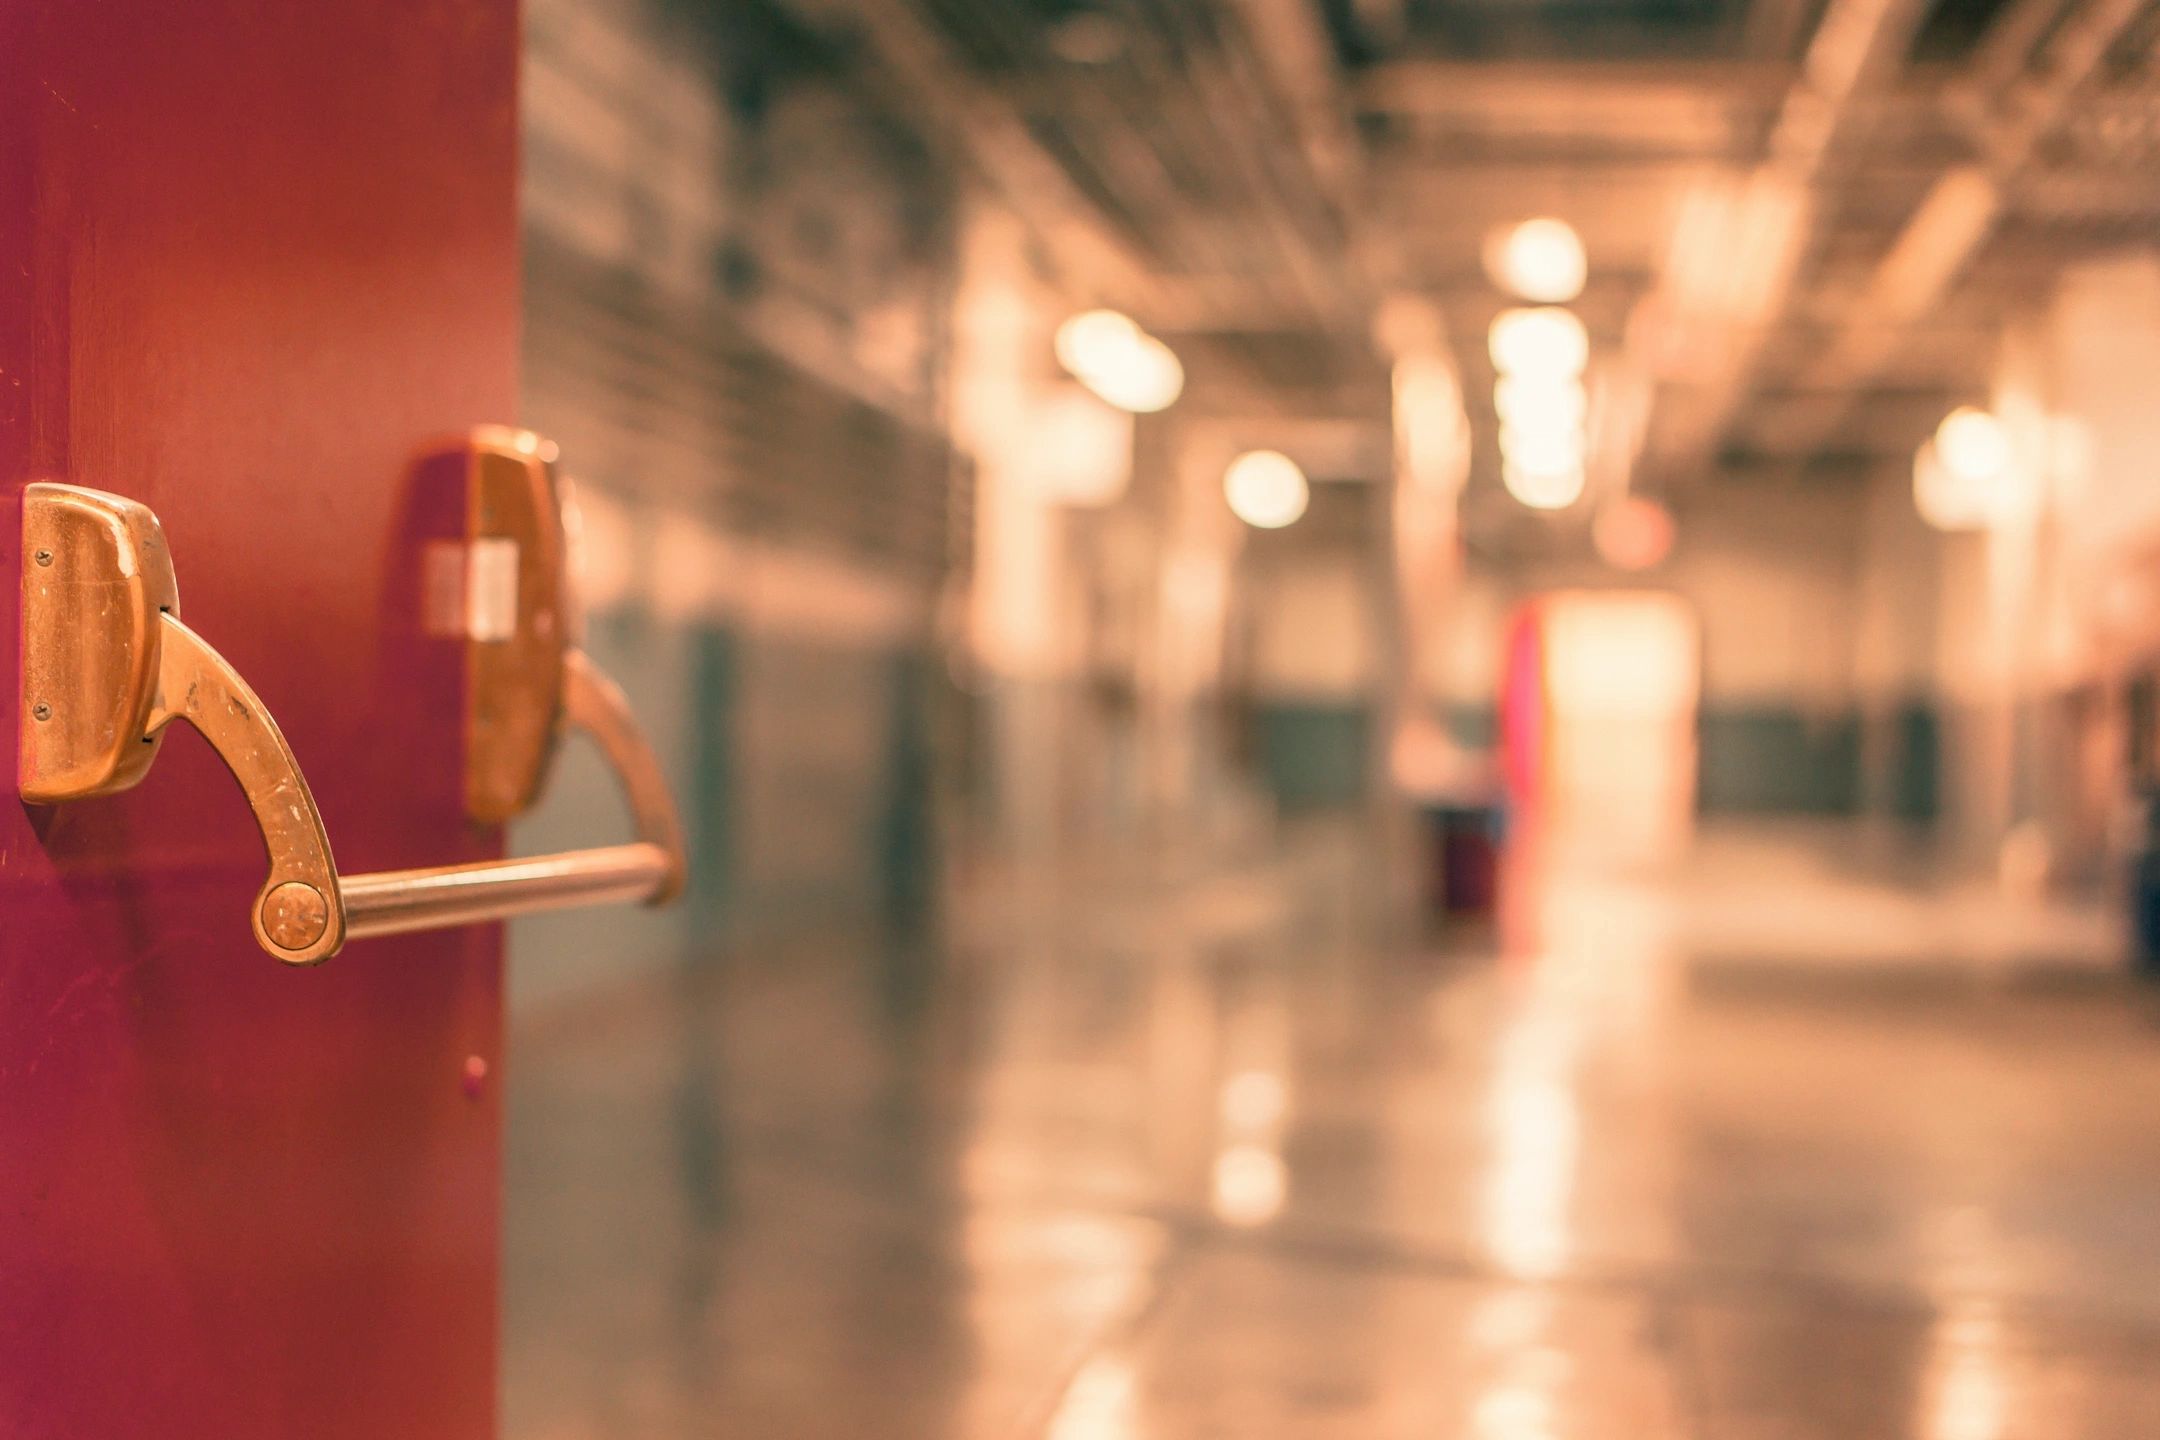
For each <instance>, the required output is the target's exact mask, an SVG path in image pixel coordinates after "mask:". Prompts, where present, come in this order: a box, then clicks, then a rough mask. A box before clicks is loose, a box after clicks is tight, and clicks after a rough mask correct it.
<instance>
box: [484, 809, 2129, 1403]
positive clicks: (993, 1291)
mask: <svg viewBox="0 0 2160 1440" xmlns="http://www.w3.org/2000/svg"><path fill="white" fill-rule="evenodd" d="M1345 843H1346V842H1345V840H1344V838H1343V837H1341V836H1329V835H1324V834H1323V835H1317V836H1315V837H1310V838H1308V839H1305V840H1301V841H1300V842H1299V844H1297V845H1295V846H1293V847H1291V848H1289V849H1287V850H1286V851H1285V852H1284V853H1283V854H1280V855H1277V856H1272V857H1269V858H1267V859H1266V860H1265V861H1264V862H1263V863H1257V864H1254V865H1251V866H1245V867H1226V868H1223V869H1220V870H1212V871H1210V870H1202V871H1199V872H1196V873H1192V874H1180V875H1179V877H1178V878H1175V879H1168V878H1165V877H1164V876H1163V875H1161V874H1133V875H1125V876H1119V875H1116V874H1112V875H1110V876H1108V877H1106V878H1100V879H1091V880H1089V881H1088V882H1086V883H1084V884H1083V883H1078V882H1075V883H1072V884H1069V885H1066V886H1064V887H1062V889H1061V890H1060V889H1046V888H1037V889H1035V890H1033V891H1031V892H1030V893H1029V894H1027V895H1026V896H1024V897H1021V898H1018V899H1014V898H1012V897H1002V898H1001V897H999V896H996V895H989V896H986V897H982V899H981V903H980V905H979V906H978V908H977V909H976V910H974V911H971V912H970V916H971V919H970V923H969V924H968V925H967V926H966V927H965V928H964V929H963V931H962V933H961V934H960V935H959V936H958V938H957V939H956V941H955V943H954V944H953V945H952V946H950V947H948V948H946V949H944V950H932V949H930V948H929V947H927V946H924V945H921V944H911V945H905V946H897V945H896V946H866V945H859V944H837V943H833V942H831V941H827V942H825V943H822V944H819V945H814V946H813V945H805V946H803V947H800V948H798V949H796V950H793V951H789V952H784V953H783V952H766V953H760V954H758V955H755V956H736V957H727V958H724V959H723V958H720V957H701V959H700V962H699V963H698V964H697V965H696V966H694V967H691V968H689V969H686V970H685V971H684V972H683V973H682V974H681V975H679V976H677V977H675V978H674V979H673V980H672V981H671V982H670V983H668V984H667V985H665V986H663V987H659V988H655V989H651V990H647V991H641V992H636V993H626V994H621V995H617V996H612V997H610V998H609V999H608V1001H607V1002H606V1003H605V1004H601V1005H586V1006H581V1007H579V1008H578V1009H577V1010H575V1011H574V1012H565V1011H562V1010H560V1009H558V1010H557V1011H555V1012H552V1013H547V1014H542V1015H539V1016H536V1017H533V1018H531V1019H530V1020H528V1021H527V1022H525V1023H524V1024H523V1025H522V1027H521V1029H520V1032H519V1033H518V1034H517V1035H516V1036H515V1043H514V1046H513V1079H512V1096H513V1113H512V1121H511V1132H510V1142H509V1144H510V1148H509V1157H508V1158H509V1173H510V1207H509V1238H508V1257H507V1260H508V1263H507V1271H508V1278H507V1296H506V1306H507V1331H508V1352H507V1363H506V1394H505V1431H506V1433H507V1434H508V1435H510V1436H512V1437H514V1440H557V1437H572V1436H576V1437H593V1436H618V1435H619V1436H667V1437H684V1436H703V1435H714V1436H718V1435H726V1436H746V1435H755V1436H788V1437H819V1436H833V1437H842V1436H845V1437H861V1436H871V1435H874V1436H879V1437H913V1436H921V1437H976V1436H982V1437H1053V1440H1124V1437H1135V1440H1138V1437H1162V1440H1171V1437H1206V1436H1225V1437H1238V1440H1248V1437H1269V1436H1292V1437H1304V1436H1356V1437H1393V1436H1402V1437H1412V1436H1415V1437H1455V1436H1462V1437H1478V1440H1545V1437H1599V1436H1615V1437H1631V1440H1635V1437H1642V1440H1649V1437H1661V1436H1704V1437H1719V1440H1725V1437H1737V1440H1770V1437H1779V1440H1800V1437H1818V1436H1819V1437H1825V1440H1829V1437H1837V1440H1844V1437H1861V1436H1913V1437H1923V1440H2010V1437H2016V1436H2047V1437H2056V1436H2096V1437H2113V1436H2124V1437H2132V1436H2135V1437H2149V1436H2152V1435H2155V1434H2160V1367H2156V1366H2154V1365H2153V1364H2151V1363H2150V1357H2151V1355H2152V1354H2153V1353H2155V1346H2156V1344H2160V1205H2156V1204H2154V1203H2153V1202H2152V1199H2151V1196H2152V1193H2153V1191H2154V1189H2155V1183H2156V1181H2160V1126H2155V1125H2154V1124H2153V1123H2152V1117H2153V1116H2154V1115H2156V1114H2160V1045H2156V1044H2155V1043H2154V1041H2155V1038H2156V1037H2155V1034H2154V1031H2153V1028H2152V1026H2151V1025H2150V1024H2149V1023H2148V1021H2147V1020H2146V1018H2145V1017H2144V1012H2143V1010H2142V1009H2141V1007H2140V1005H2139V1003H2138V1001H2137V997H2136V996H2134V995H2132V994H2131V993H2129V992H2128V991H2127V990H2126V989H2124V988H2122V987H2119V986H2117V985H2114V984H2110V983H2105V982H2102V981H2098V980H2089V979H2088V980H2081V981H2079V982H2078V983H2075V984H2071V983H2048V984H2023V983H2007V982H2006V981H2005V979H2004V975H2003V972H2002V971H2001V970H2000V969H1998V968H1990V969H1989V970H1988V971H1987V973H1986V975H1985V976H1984V977H1982V978H1980V979H1978V980H1975V979H1974V977H1973V976H1972V975H1970V974H1968V973H1966V972H1964V971H1960V970H1959V969H1958V968H1957V963H1956V957H1941V956H1930V957H1925V958H1927V959H1928V960H1929V962H1930V964H1932V965H1934V966H1935V967H1936V968H1935V969H1932V970H1916V969H1915V968H1913V967H1912V966H1909V965H1898V966H1890V967H1887V968H1886V967H1885V966H1884V965H1883V964H1881V963H1878V961H1877V957H1875V956H1873V955H1872V953H1871V954H1870V955H1869V956H1868V958H1867V960H1866V963H1844V961H1843V960H1841V959H1840V956H1841V955H1845V952H1844V951H1841V950H1839V949H1838V946H1839V945H1840V944H1842V943H1843V942H1842V941H1840V940H1838V939H1837V937H1836V936H1834V935H1829V936H1828V938H1826V939H1824V940H1823V941H1822V946H1823V947H1824V953H1823V954H1822V955H1821V956H1820V957H1818V958H1820V959H1821V960H1822V962H1823V963H1820V964H1801V963H1799V962H1798V961H1797V960H1795V959H1793V958H1792V957H1789V956H1788V957H1784V958H1781V959H1780V961H1779V962H1778V963H1777V964H1774V965H1772V964H1748V963H1736V961H1735V956H1734V954H1733V952H1732V948H1731V947H1732V943H1733V942H1732V939H1731V937H1732V935H1733V934H1734V933H1735V932H1734V919H1733V917H1732V916H1731V915H1730V914H1729V913H1726V912H1718V913H1716V914H1714V915H1711V916H1710V918H1709V919H1705V918H1704V916H1705V914H1707V913H1708V912H1706V911H1701V910H1699V908H1690V907H1691V903H1692V902H1691V901H1690V900H1689V898H1688V896H1687V893H1686V889H1685V886H1684V885H1682V886H1677V887H1676V886H1675V885H1672V884H1657V885H1654V884H1650V883H1648V882H1631V881H1626V880H1616V879H1614V878H1612V877H1609V876H1607V877H1594V876H1587V875H1573V876H1565V877H1554V878H1553V879H1552V880H1551V882H1550V883H1549V884H1548V885H1547V886H1546V887H1545V888H1544V889H1543V890H1542V891H1541V892H1540V893H1539V894H1538V895H1537V896H1535V897H1533V899H1532V900H1531V901H1530V902H1528V903H1530V904H1532V907H1533V909H1534V911H1535V919H1536V923H1535V925H1534V926H1531V927H1529V928H1528V929H1525V930H1521V931H1518V932H1517V933H1519V934H1525V935H1530V936H1534V942H1533V943H1530V944H1528V945H1525V946H1524V947H1522V948H1521V949H1520V950H1519V951H1518V952H1512V953H1510V954H1509V955H1507V956H1506V957H1504V958H1494V957H1476V956H1473V957H1470V958H1465V957H1463V956H1462V955H1459V954H1439V953H1434V952H1433V950H1432V947H1429V946H1390V945H1382V944H1376V943H1374V942H1372V941H1370V940H1369V939H1361V938H1359V937H1358V935H1357V934H1355V933H1354V931H1353V929H1352V927H1351V926H1350V925H1349V924H1348V923H1347V922H1348V921H1349V920H1350V919H1351V918H1354V917H1355V916H1356V915H1357V913H1358V907H1357V906H1356V905H1355V904H1349V903H1345V901H1344V896H1345V895H1346V894H1348V893H1350V892H1349V890H1348V888H1346V887H1349V886H1351V885H1352V884H1353V883H1354V880H1355V876H1356V874H1357V872H1358V868H1359V865H1360V863H1361V862H1360V859H1359V857H1358V856H1357V855H1356V853H1355V852H1354V849H1346V848H1345ZM1750 843H1756V842H1754V841H1751V842H1750ZM1775 849H1776V847H1775V846H1774V845H1773V846H1771V850H1772V851H1775ZM1789 862H1790V857H1789V856H1786V857H1784V859H1781V860H1780V862H1779V863H1780V864H1781V865H1784V866H1785V867H1786V868H1784V869H1780V870H1778V871H1777V872H1776V873H1777V876H1778V877H1779V878H1778V881H1777V883H1778V884H1779V886H1781V887H1782V888H1781V891H1780V893H1781V895H1782V896H1783V899H1782V903H1783V904H1784V905H1785V906H1786V907H1788V909H1790V910H1793V911H1796V912H1805V911H1807V910H1808V909H1809V901H1808V897H1807V896H1805V895H1800V894H1794V893H1791V892H1792V886H1793V885H1795V884H1805V883H1816V884H1819V885H1820V886H1822V887H1824V890H1823V892H1822V893H1821V894H1820V895H1818V896H1817V902H1818V906H1817V908H1820V907H1821V906H1824V905H1828V906H1830V907H1831V908H1835V896H1834V887H1835V886H1836V885H1837V884H1840V883H1843V882H1841V881H1839V880H1837V878H1836V876H1835V874H1834V872H1831V871H1824V872H1823V876H1822V878H1821V879H1819V880H1817V881H1807V880H1805V879H1804V878H1803V879H1800V880H1795V879H1794V878H1793V875H1794V874H1799V875H1802V876H1804V875H1806V874H1812V873H1814V872H1813V871H1808V870H1805V869H1804V868H1803V869H1800V870H1794V869H1793V867H1792V866H1791V865H1790V863H1789ZM1788 871H1791V872H1792V873H1788ZM1721 873H1723V872H1721ZM1726 888H1727V887H1725V886H1724V885H1723V884H1722V883H1721V885H1720V887H1719V893H1721V894H1722V893H1726ZM1810 923H1815V924H1826V923H1827V922H1826V921H1824V920H1822V919H1821V917H1819V916H1818V917H1815V918H1814V919H1811V921H1810ZM1706 926H1707V927H1710V928H1709V929H1706V928H1705V927H1706ZM1712 931H1714V932H1715V934H1716V935H1717V937H1718V940H1717V943H1716V944H1712V945H1704V944H1700V943H1697V939H1699V937H1700V936H1702V935H1704V934H1707V933H1711V932H1712ZM1826 933H1827V932H1826ZM1691 937H1697V938H1696V939H1691ZM1738 958H1739V960H1740V961H1745V960H1746V959H1747V956H1746V955H1741V956H1739V957H1738ZM1893 958H1895V957H1893ZM1846 959H1850V957H1849V956H1846ZM1991 963H1992V962H1991Z"/></svg>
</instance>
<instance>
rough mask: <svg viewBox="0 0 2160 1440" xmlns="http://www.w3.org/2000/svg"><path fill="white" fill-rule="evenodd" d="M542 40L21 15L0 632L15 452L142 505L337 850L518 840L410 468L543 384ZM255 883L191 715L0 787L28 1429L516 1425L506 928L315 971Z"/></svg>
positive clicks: (21, 470) (5, 228)
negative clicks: (470, 780)
mask: <svg viewBox="0 0 2160 1440" xmlns="http://www.w3.org/2000/svg"><path fill="white" fill-rule="evenodd" d="M516 62H517V18H516V14H515V6H514V0H399V3H396V4H385V5H377V4H308V3H292V0H282V3H280V0H190V3H187V4H160V3H151V0H133V3H117V0H115V3H99V0H12V3H6V4H0V629H4V631H5V633H6V635H7V636H8V637H10V638H9V640H8V641H7V642H6V645H5V647H4V648H6V649H7V651H8V652H9V653H11V654H12V653H13V652H14V648H15V647H14V644H13V639H12V637H13V636H14V635H15V632H16V626H17V624H18V621H17V619H16V618H15V607H16V604H17V597H18V595H19V594H20V568H21V564H22V556H21V555H20V554H19V553H18V552H19V550H20V548H21V546H20V544H19V535H20V525H19V522H18V519H17V515H16V511H17V508H18V505H19V500H20V496H21V492H22V489H23V487H24V486H25V484H27V483H29V482H31V481H35V480H58V481H66V482H71V483H74V484H78V485H87V486H92V487H95V488H99V489H104V490H111V491H117V492H119V493H121V494H124V495H127V496H130V497H133V498H135V499H138V500H141V501H144V502H145V503H147V504H148V505H150V506H151V507H152V508H153V509H154V510H155V511H156V512H157V514H158V516H159V517H160V518H161V519H162V521H163V522H164V527H165V533H166V536H167V538H168V540H169V541H170V548H171V552H172V554H173V556H174V558H175V563H176V568H177V572H178V579H179V586H180V594H181V597H182V602H183V605H184V607H185V614H186V618H187V622H188V623H189V624H190V625H191V626H192V627H193V628H194V629H195V630H197V631H198V632H200V633H201V634H203V635H204V636H205V637H206V638H208V639H209V640H210V641H211V642H212V643H213V644H214V645H216V646H217V648H218V649H219V650H220V651H222V652H223V654H224V655H225V656H226V657H227V658H228V659H230V660H231V661H232V662H233V663H234V665H235V666H236V668H237V669H238V670H239V671H240V672H241V674H243V675H245V676H246V677H247V679H248V680H249V681H250V682H252V684H253V686H254V688H255V689H256V691H257V692H258V693H259V694H260V696H261V697H262V700H263V702H264V703H265V704H266V705H267V706H268V708H269V709H270V710H271V712H272V713H273V714H274V715H275V716H276V718H277V720H278V722H279V724H280V725H281V726H282V727H283V729H284V731H285V734H286V736H287V738H288V739H289V740H290V741H291V743H292V748H293V750H294V751H295V752H296V754H297V755H298V757H299V759H300V761H301V763H302V765H303V766H304V767H305V770H306V774H307V777H308V779H309V781H310V782H311V783H312V785H313V787H314V792H315V796H316V799H317V800H318V802H319V803H320V806H321V809H322V812H323V817H324V820H325V823H326V826H327V829H328V832H329V834H330V836H331V839H332V843H333V844H334V846H335V847H336V851H337V858H338V861H339V863H340V865H341V867H343V868H346V869H349V870H368V869H377V868H382V867H397V866H414V865H427V864H435V863H446V862H451V861H459V860H468V859H476V858H482V857H484V856H487V855H491V854H494V853H496V847H497V844H498V837H497V836H496V835H495V834H494V833H492V832H488V831H482V830H478V829H475V828H474V827H472V826H470V825H468V824H467V823H465V821H464V820H463V819H462V817H461V810H460V802H461V793H460V773H459V743H460V739H459V737H460V695H459V693H458V689H457V687H458V683H459V682H458V675H459V670H458V668H457V664H456V659H455V655H454V653H449V654H446V653H444V647H443V644H442V642H439V641H438V642H430V641H428V640H425V639H422V638H420V637H419V636H418V634H417V633H416V629H417V627H416V626H414V625H413V624H412V623H411V616H412V613H413V603H412V596H413V595H414V593H415V587H416V586H417V584H418V580H417V570H418V566H419V556H418V544H417V538H416V537H417V534H418V532H419V531H420V530H421V529H423V528H425V527H427V526H428V525H430V524H431V523H433V518H434V517H431V515H430V514H429V509H430V506H431V505H432V504H434V503H435V502H434V501H433V500H431V499H430V498H429V497H425V496H416V495H415V494H413V493H412V491H411V487H410V485H409V483H408V480H407V476H406V467H407V465H408V464H409V462H410V461H411V459H412V458H413V456H414V454H415V453H416V451H418V450H419V449H420V448H421V447H422V446H423V445H424V444H425V443H426V442H429V441H431V440H435V439H437V438H439V437H441V436H444V435H446V434H452V433H458V432H462V431H464V430H466V429H467V428H469V427H470V426H472V425H474V424H476V423H479V422H484V421H501V420H506V419H509V418H511V417H513V416H514V414H515V398H516V395H515V371H514V361H515V351H516V337H517V322H518V295H517V261H516V253H515V243H516V211H515V196H514V178H515V142H516V102H515V75H516ZM449 503H451V504H453V505H454V504H456V503H457V501H456V499H455V498H454V497H453V498H452V499H451V500H450V501H449ZM15 673H16V672H15V669H14V667H13V666H11V667H10V669H9V671H8V674H9V676H10V677H11V678H10V683H11V686H12V685H14V684H16V683H19V682H16V681H15V680H14V679H13V677H14V675H15ZM17 723H18V722H17V718H16V704H15V700H14V692H13V690H12V689H11V690H10V692H9V695H8V697H7V701H6V703H4V704H0V755H4V756H6V757H13V756H14V754H15V752H16V734H15V731H16V727H17ZM7 773H9V774H11V775H12V773H13V770H12V766H9V767H7ZM262 874H263V849H262V841H261V839H260V838H258V835H257V832H256V829H255V826H254V825H253V823H252V822H251V819H250V816H249V812H248V809H247V807H246V804H245V802H244V801H243V799H242V797H241V794H240V791H239V790H238V789H237V788H236V786H235V785H234V783H233V781H232V779H231V777H230V776H228V775H227V774H226V773H225V771H224V769H223V768H222V766H221V765H220V764H219V763H218V762H217V760H216V759H215V758H214V757H213V756H212V754H211V752H210V750H209V748H208V747H207V746H206V745H205V744H204V743H203V741H202V740H201V738H200V737H199V736H197V735H196V734H194V733H193V732H191V731H188V730H185V729H184V728H176V729H175V730H174V732H173V733H172V734H171V735H170V736H169V737H168V739H167V741H166V743H165V746H164V749H163V752H162V755H161V757H160V758H159V760H158V762H157V764H156V766H155V768H154V769H153V770H152V772H151V773H150V775H149V776H148V778H147V779H146V780H144V781H143V783H142V784H141V785H140V786H139V787H138V788H136V789H134V790H132V791H130V792H128V793H126V794H123V795H119V796H114V797H110V798H104V799H97V800H89V801H83V802H80V803H76V804H70V805H68V806H65V807H60V808H56V809H40V808H36V807H28V806H24V805H22V804H21V803H20V802H19V800H18V799H17V798H16V797H14V796H13V795H11V796H10V797H9V799H8V800H7V801H6V803H4V804H0V1435H5V1436H7V1437H9V1440H44V1437H65V1440H97V1437H105V1436H158V1437H162V1440H183V1437H194V1436H203V1437H210V1436H216V1437H219V1440H233V1437H253V1436H262V1437H278V1440H292V1437H300V1436H309V1437H320V1436H353V1437H367V1440H389V1437H397V1440H423V1437H433V1436H459V1437H480V1436H485V1435H487V1434H489V1433H491V1430H492V1426H493V1414H494V1392H495V1349H496V1280H495V1274H496V1249H497V1198H498V1197H497V1182H498V1164H497V1152H498V1144H497V1139H498V1131H499V1126H500V1119H501V1109H500V1105H499V1103H498V1089H497V1084H496V1081H497V1079H498V1078H499V1073H500V1072H499V1066H498V1063H497V1061H498V1057H499V1047H500V1031H501V1024H500V997H499V957H500V937H499V932H498V930H497V928H496V927H494V926H471V927H466V928H462V929H454V930H447V931H441V932H436V933H431V934H420V935H409V936H399V937H394V938H387V939H373V940H368V941H366V942H364V943H355V944H353V945H351V946H349V947H348V948H347V949H346V950H345V952H344V953H343V954H342V955H340V956H338V957H337V958H335V959H333V960H331V961H330V962H329V963H328V964H326V965H324V966H322V967H321V968H318V969H312V970H295V969H287V968H285V967H283V966H281V965H279V964H278V963H277V962H275V961H274V960H272V959H270V958H269V957H268V956H267V955H265V954H264V953H263V952H262V950H261V949H259V948H258V947H257V945H256V943H255V941H254V939H253V937H252V936H251V934H250V930H249V922H248V916H249V906H250V904H251V901H252V897H253V895H254V893H255V890H256V887H257V886H258V885H260V884H261V883H262Z"/></svg>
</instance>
